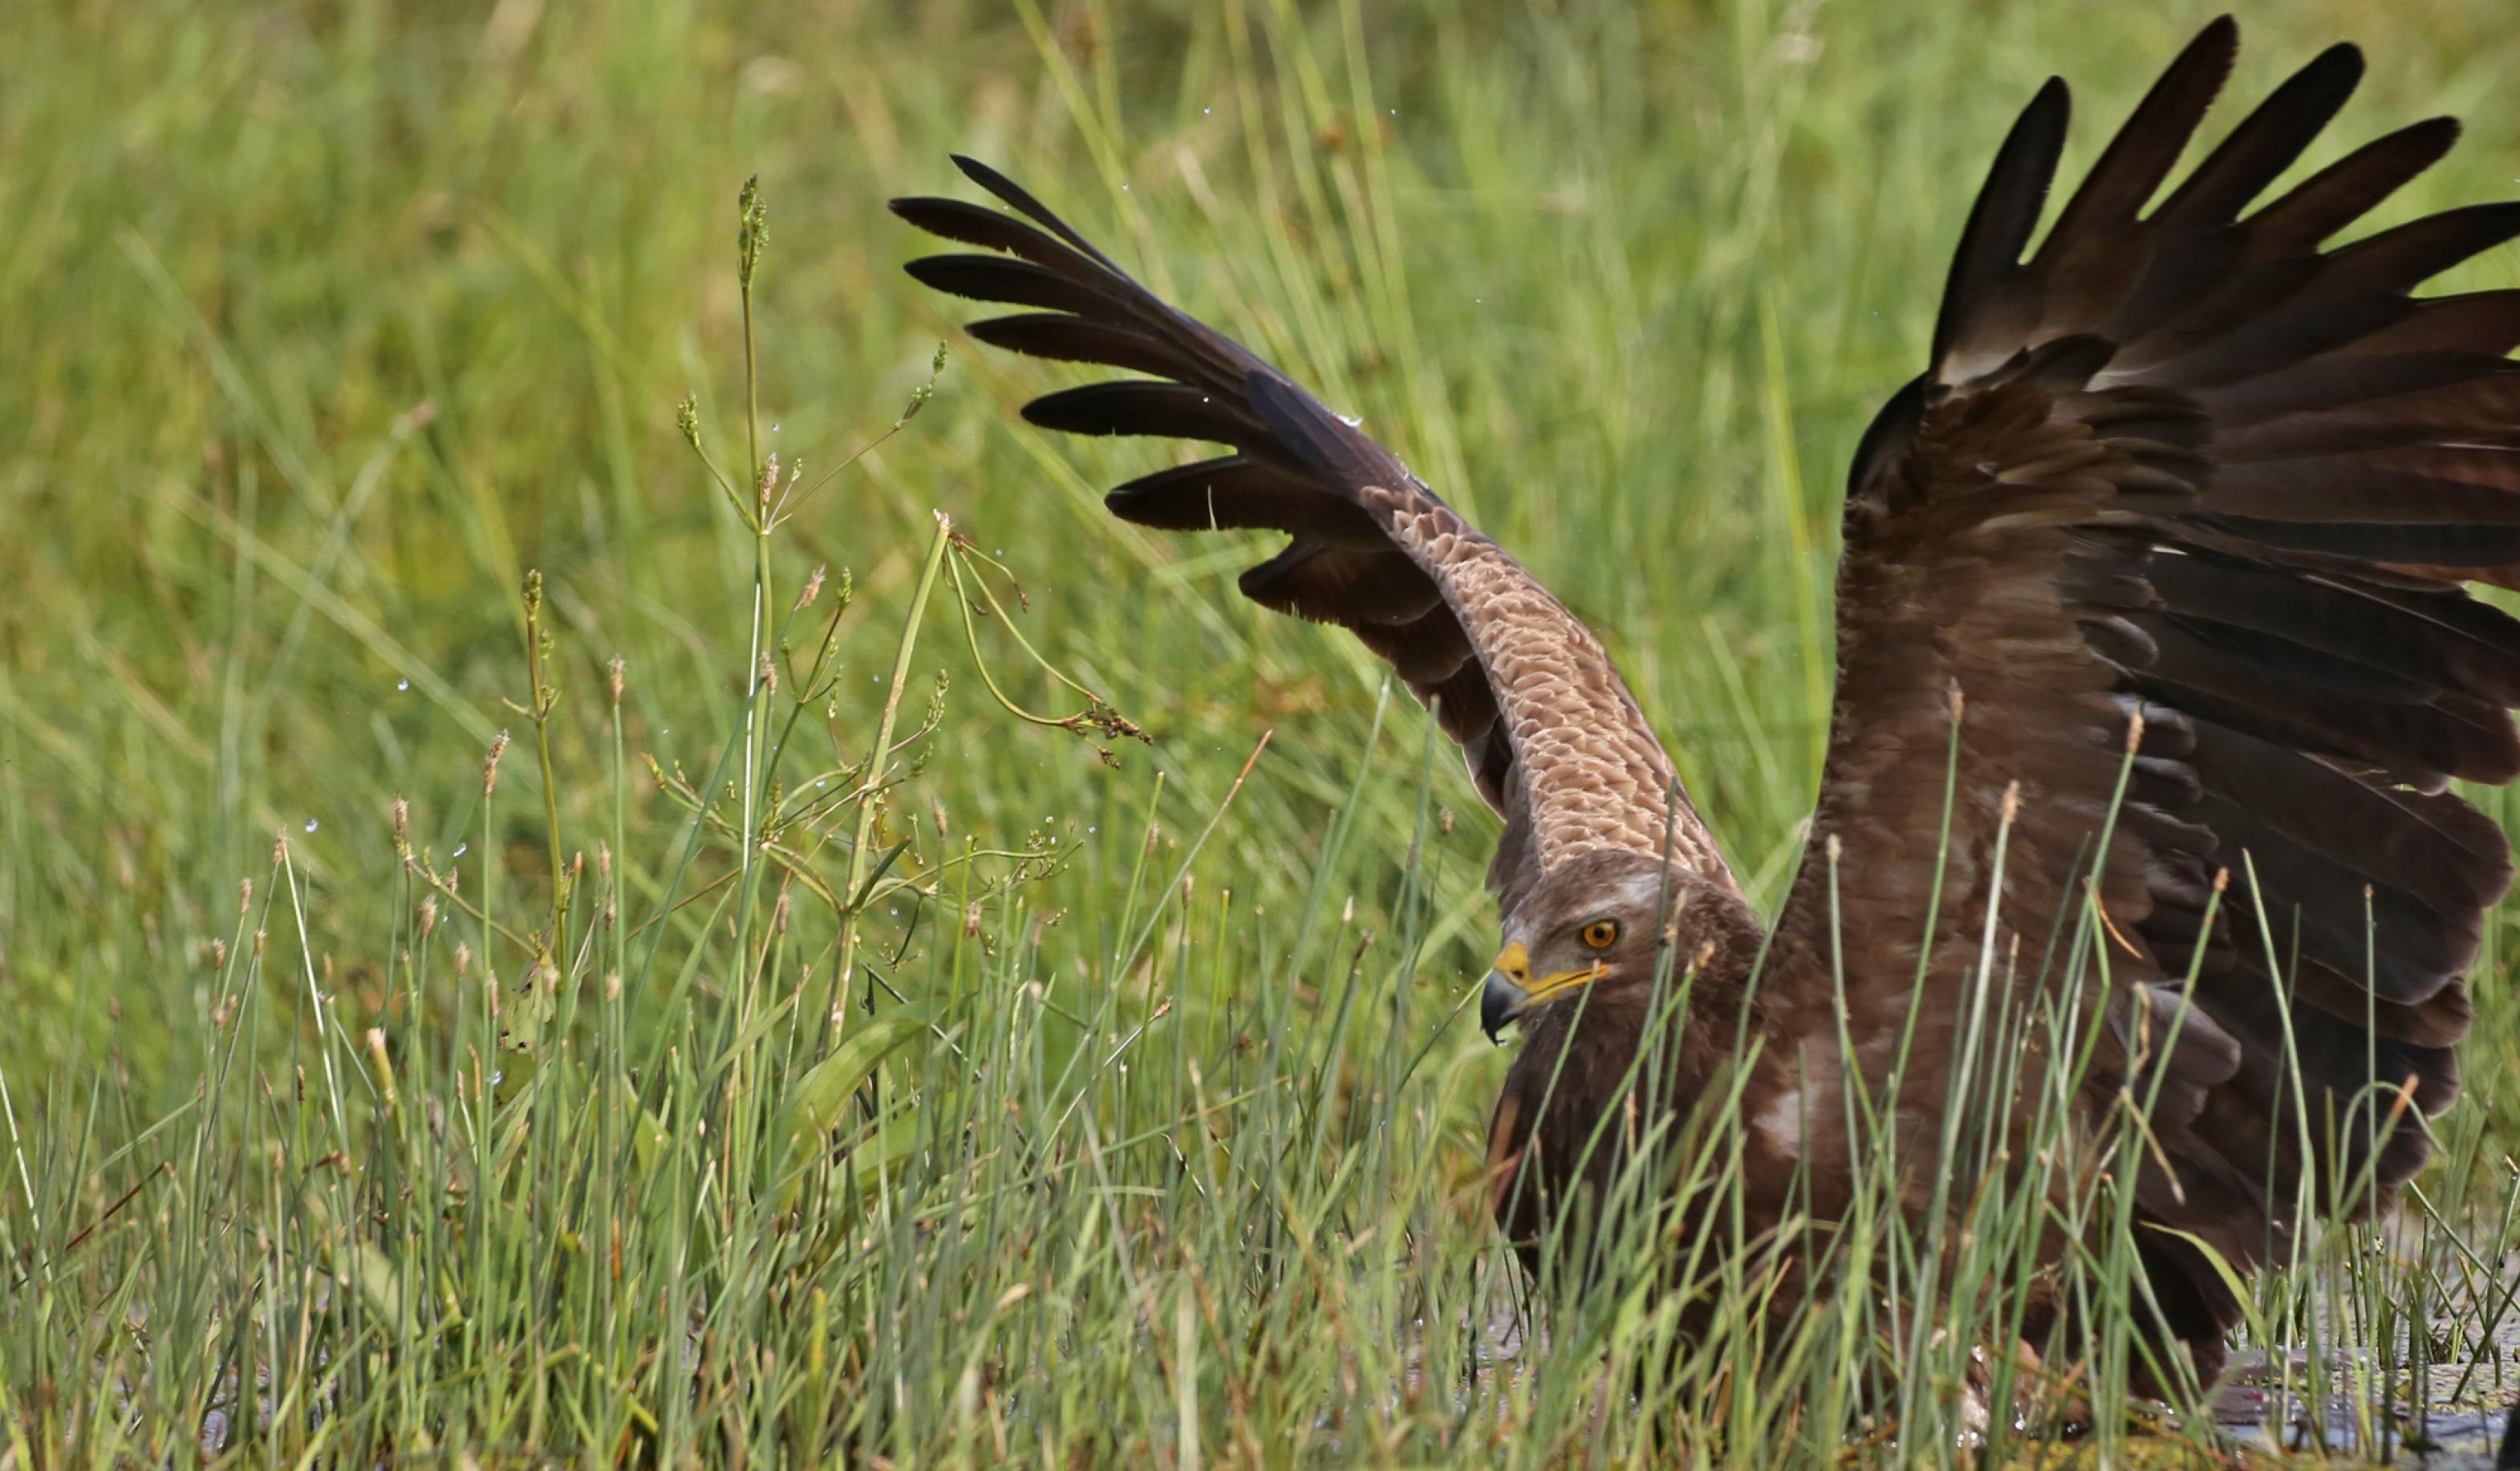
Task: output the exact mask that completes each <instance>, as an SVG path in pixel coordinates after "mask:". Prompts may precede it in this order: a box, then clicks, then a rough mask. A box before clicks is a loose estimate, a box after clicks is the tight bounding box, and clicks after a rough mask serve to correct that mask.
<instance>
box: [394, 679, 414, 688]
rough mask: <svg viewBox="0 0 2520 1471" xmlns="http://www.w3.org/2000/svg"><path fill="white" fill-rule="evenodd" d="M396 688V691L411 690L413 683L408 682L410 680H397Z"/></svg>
mask: <svg viewBox="0 0 2520 1471" xmlns="http://www.w3.org/2000/svg"><path fill="white" fill-rule="evenodd" d="M394 688H395V689H398V690H407V689H410V688H411V681H410V680H408V679H397V680H395V681H394Z"/></svg>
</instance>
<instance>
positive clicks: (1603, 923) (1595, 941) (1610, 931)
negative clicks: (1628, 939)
mask: <svg viewBox="0 0 2520 1471" xmlns="http://www.w3.org/2000/svg"><path fill="white" fill-rule="evenodd" d="M1584 942H1585V943H1586V944H1589V945H1591V946H1592V947H1593V948H1595V949H1597V950H1606V949H1608V948H1609V947H1610V946H1612V945H1614V944H1617V943H1618V942H1619V922H1618V921H1617V920H1615V919H1597V920H1595V921H1593V922H1592V923H1591V924H1589V925H1586V926H1585V927H1584Z"/></svg>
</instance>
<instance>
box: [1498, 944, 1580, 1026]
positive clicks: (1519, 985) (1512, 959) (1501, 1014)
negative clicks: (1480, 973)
mask: <svg viewBox="0 0 2520 1471" xmlns="http://www.w3.org/2000/svg"><path fill="white" fill-rule="evenodd" d="M1609 970H1610V968H1609V967H1608V966H1607V965H1604V964H1602V963H1601V962H1600V961H1598V960H1597V961H1595V962H1593V963H1592V964H1591V965H1588V966H1585V967H1584V968H1582V969H1581V970H1572V971H1558V972H1556V973H1555V974H1553V975H1548V976H1543V977H1541V978H1540V982H1539V984H1537V985H1534V984H1533V983H1532V979H1531V952H1530V951H1529V950H1527V949H1525V948H1524V947H1523V943H1522V942H1521V941H1519V940H1517V941H1515V942H1513V943H1511V944H1509V945H1507V946H1506V947H1505V949H1504V950H1503V951H1502V952H1500V953H1499V954H1498V955H1497V958H1496V968H1495V969H1494V970H1491V971H1489V972H1488V980H1487V985H1486V987H1485V988H1482V990H1481V992H1480V995H1479V1029H1480V1030H1481V1031H1483V1032H1485V1033H1486V1034H1488V1040H1490V1041H1496V1040H1498V1037H1497V1034H1498V1033H1500V1032H1503V1031H1504V1030H1505V1029H1506V1026H1507V1024H1508V1023H1510V1022H1512V1021H1513V1020H1514V1019H1515V1018H1517V1017H1520V1016H1521V1015H1523V1014H1524V1013H1525V1012H1528V1011H1530V1010H1531V1009H1532V1008H1533V1007H1535V1006H1538V1005H1541V1004H1543V1003H1545V1002H1548V1001H1553V1000H1555V999H1556V998H1557V997H1558V996H1560V995H1562V994H1564V993H1565V992H1567V991H1570V990H1573V989H1574V988H1576V987H1579V986H1585V985H1589V984H1591V983H1592V982H1595V981H1598V980H1600V979H1601V978H1602V977H1603V976H1605V975H1607V974H1609Z"/></svg>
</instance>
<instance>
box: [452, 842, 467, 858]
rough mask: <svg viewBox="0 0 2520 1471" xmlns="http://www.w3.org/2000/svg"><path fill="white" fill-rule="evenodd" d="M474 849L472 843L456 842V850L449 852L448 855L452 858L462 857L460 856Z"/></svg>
mask: <svg viewBox="0 0 2520 1471" xmlns="http://www.w3.org/2000/svg"><path fill="white" fill-rule="evenodd" d="M471 851H472V844H470V843H458V844H456V845H455V851H453V852H451V853H449V854H447V856H448V857H450V858H460V857H462V856H464V855H465V854H466V853H468V852H471Z"/></svg>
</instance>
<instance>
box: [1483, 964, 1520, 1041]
mask: <svg viewBox="0 0 2520 1471" xmlns="http://www.w3.org/2000/svg"><path fill="white" fill-rule="evenodd" d="M1521 1002H1522V992H1521V991H1520V990H1519V989H1518V988H1515V987H1514V985H1513V984H1512V983H1511V982H1509V981H1508V980H1506V979H1505V978H1504V977H1503V976H1497V975H1490V976H1489V977H1488V984H1487V987H1486V988H1485V989H1484V990H1482V991H1481V992H1480V993H1479V1030H1480V1031H1482V1032H1484V1033H1486V1034H1488V1040H1489V1041H1492V1042H1494V1043H1496V1044H1497V1045H1498V1046H1500V1047H1502V1046H1504V1045H1505V1038H1504V1037H1503V1036H1502V1035H1500V1034H1501V1033H1503V1032H1504V1031H1505V1029H1506V1028H1508V1027H1509V1026H1511V1025H1513V1019H1514V1017H1515V1016H1516V1015H1518V1014H1519V1013H1520V1011H1521Z"/></svg>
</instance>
